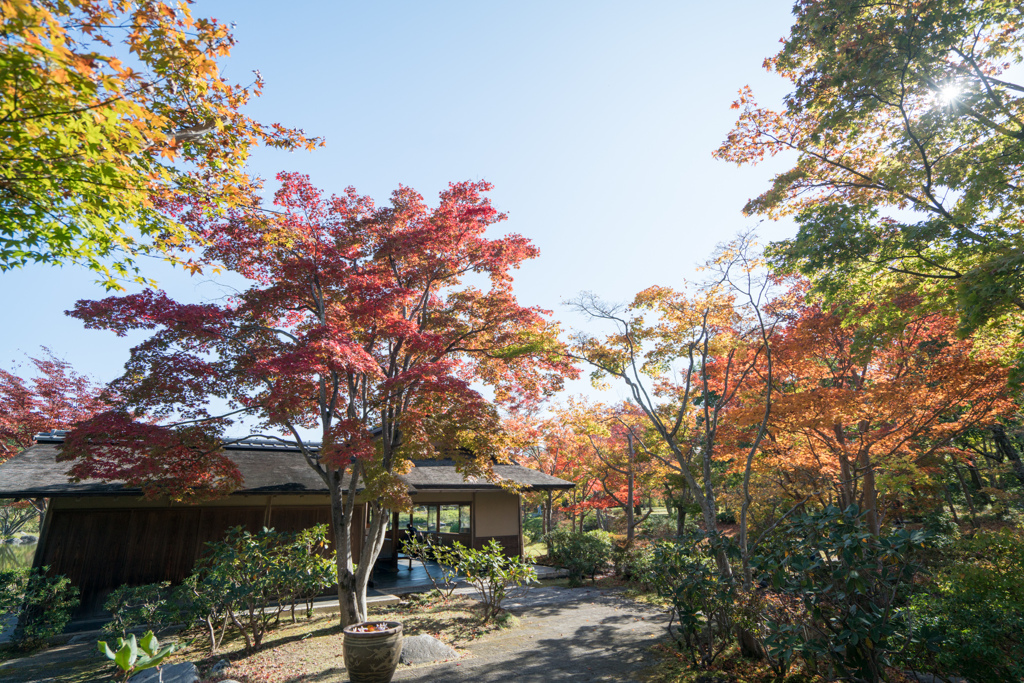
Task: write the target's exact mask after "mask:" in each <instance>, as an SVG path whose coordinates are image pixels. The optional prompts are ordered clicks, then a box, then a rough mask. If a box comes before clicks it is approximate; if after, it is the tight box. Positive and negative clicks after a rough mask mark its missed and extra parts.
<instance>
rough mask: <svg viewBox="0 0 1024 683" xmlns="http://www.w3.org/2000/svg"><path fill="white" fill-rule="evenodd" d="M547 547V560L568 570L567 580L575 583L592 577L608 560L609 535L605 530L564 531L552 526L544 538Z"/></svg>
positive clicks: (610, 536)
mask: <svg viewBox="0 0 1024 683" xmlns="http://www.w3.org/2000/svg"><path fill="white" fill-rule="evenodd" d="M545 540H546V541H547V543H548V545H549V546H550V547H551V559H552V561H553V562H555V564H558V565H560V566H562V567H565V568H566V569H568V570H569V583H570V584H571V585H579V584H581V583H583V579H584V578H586V577H588V576H589V577H590V578H591V580H593V579H594V578H595V577H596V576H597V573H598V572H600V571H602V570H603V569H604V568H605V567H606V566H607V565H608V563H609V561H610V560H611V552H612V535H611V534H609V533H608V532H607V531H588V532H586V533H582V534H581V533H579V532H578V531H568V530H565V529H556V530H555V531H553V532H551V533H550V534H548V535H547V537H545Z"/></svg>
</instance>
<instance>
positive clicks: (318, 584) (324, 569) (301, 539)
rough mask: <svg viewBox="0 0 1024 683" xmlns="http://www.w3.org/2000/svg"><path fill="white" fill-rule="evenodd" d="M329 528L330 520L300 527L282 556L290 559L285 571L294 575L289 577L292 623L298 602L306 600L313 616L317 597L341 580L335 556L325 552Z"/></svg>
mask: <svg viewBox="0 0 1024 683" xmlns="http://www.w3.org/2000/svg"><path fill="white" fill-rule="evenodd" d="M328 532H329V528H328V526H327V525H326V524H318V525H316V526H314V527H310V528H309V529H305V530H303V531H300V532H299V533H297V534H295V536H294V539H293V540H292V542H291V543H290V544H289V546H288V547H287V548H286V550H285V553H284V556H283V558H282V559H283V561H284V562H285V563H286V567H285V573H286V574H290V575H291V578H290V579H286V581H288V583H290V584H291V587H290V591H289V592H290V594H291V595H290V597H291V614H292V623H294V622H295V605H296V603H297V602H302V603H304V604H305V606H306V618H310V617H312V616H313V600H315V599H316V598H317V597H318V596H320V595H321V594H322V593H323V591H324V589H326V588H328V587H330V586H332V585H334V583H335V581H337V578H338V573H337V566H336V565H335V558H334V557H333V556H328V555H326V554H325V552H324V551H325V550H326V549H327V547H328V545H329V543H328V540H327V534H328Z"/></svg>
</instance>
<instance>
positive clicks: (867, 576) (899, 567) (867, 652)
mask: <svg viewBox="0 0 1024 683" xmlns="http://www.w3.org/2000/svg"><path fill="white" fill-rule="evenodd" d="M927 538H928V535H927V534H926V533H925V532H923V531H913V532H911V531H906V530H901V531H897V532H894V533H891V534H888V535H884V536H879V537H875V536H872V534H871V533H870V532H869V531H868V530H867V526H866V524H865V523H864V521H863V518H862V516H861V514H860V512H859V510H858V509H857V508H856V506H851V507H850V508H848V509H847V510H839V509H838V508H836V507H834V506H828V507H827V508H825V509H824V510H822V511H821V512H816V513H812V514H803V515H800V516H797V517H794V518H792V519H791V520H790V521H789V523H788V524H785V525H783V526H780V527H779V528H778V529H777V530H776V533H774V534H773V536H772V538H771V539H770V541H771V542H770V543H769V545H768V546H767V547H766V548H765V550H764V551H763V553H762V554H761V555H760V556H759V557H758V558H755V565H756V566H757V567H758V568H759V569H760V570H761V571H762V572H763V573H764V576H765V578H766V579H769V580H770V582H771V585H772V587H773V588H774V589H775V590H776V591H778V592H779V593H781V594H782V595H784V596H787V595H788V596H792V597H793V598H796V599H798V600H799V601H800V602H801V603H802V605H803V608H804V611H803V614H804V615H805V617H806V618H804V619H801V620H798V621H796V622H790V623H782V622H775V621H773V620H772V619H771V618H770V617H769V619H768V624H767V627H768V628H767V631H768V636H767V637H766V638H765V642H766V645H767V647H768V650H769V653H770V654H771V655H772V656H773V657H775V658H777V659H779V660H781V661H783V662H784V665H785V663H786V662H788V661H790V660H791V658H792V657H793V656H794V655H801V656H803V657H804V658H805V659H808V660H811V661H817V660H820V659H828V660H830V661H831V663H832V664H833V665H835V667H836V668H837V669H838V670H839V672H840V673H841V674H842V676H843V677H845V678H848V679H853V680H863V681H880V680H882V679H883V676H884V671H885V668H886V667H888V666H891V661H890V660H891V659H892V656H893V653H894V652H895V651H896V650H897V649H899V648H900V647H901V646H902V644H903V639H904V637H905V636H906V634H907V629H906V624H905V620H904V619H903V618H902V612H901V611H900V610H899V609H898V608H899V607H900V601H901V595H902V593H903V592H904V591H905V590H906V587H907V585H908V584H909V582H910V581H911V579H912V578H913V577H914V574H915V572H916V571H917V566H916V559H917V557H916V556H917V553H918V552H919V551H920V550H921V549H922V548H923V547H924V544H925V542H926V540H927Z"/></svg>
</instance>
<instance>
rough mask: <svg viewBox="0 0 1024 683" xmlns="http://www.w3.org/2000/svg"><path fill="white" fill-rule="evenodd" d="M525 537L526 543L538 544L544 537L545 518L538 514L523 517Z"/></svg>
mask: <svg viewBox="0 0 1024 683" xmlns="http://www.w3.org/2000/svg"><path fill="white" fill-rule="evenodd" d="M523 536H525V537H526V539H528V540H527V541H526V543H536V542H537V541H540V540H541V539H542V538H543V537H544V518H543V516H541V515H538V514H532V515H524V516H523Z"/></svg>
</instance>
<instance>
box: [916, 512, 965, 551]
mask: <svg viewBox="0 0 1024 683" xmlns="http://www.w3.org/2000/svg"><path fill="white" fill-rule="evenodd" d="M923 522H924V524H923V526H924V530H925V531H927V532H928V533H929V535H930V536H931V541H930V545H932V546H934V547H937V548H944V547H947V546H949V545H952V544H954V543H956V542H957V541H959V540H960V525H959V524H957V523H956V522H955V521H954V520H953V515H952V514H950V512H949V511H948V510H946V509H945V508H940V509H938V510H936V511H934V512H931V513H929V514H927V515H925V517H924V520H923Z"/></svg>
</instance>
